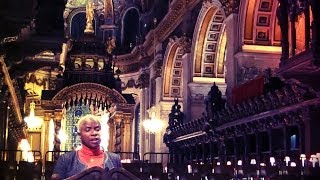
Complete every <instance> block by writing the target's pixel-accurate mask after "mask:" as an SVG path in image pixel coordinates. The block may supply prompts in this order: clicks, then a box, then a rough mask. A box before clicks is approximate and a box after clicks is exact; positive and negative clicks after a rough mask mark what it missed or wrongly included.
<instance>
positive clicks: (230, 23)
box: [225, 13, 239, 99]
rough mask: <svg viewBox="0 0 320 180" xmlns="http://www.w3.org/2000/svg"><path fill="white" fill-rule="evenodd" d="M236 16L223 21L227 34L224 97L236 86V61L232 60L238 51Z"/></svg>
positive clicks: (230, 16)
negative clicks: (225, 89) (225, 88)
mask: <svg viewBox="0 0 320 180" xmlns="http://www.w3.org/2000/svg"><path fill="white" fill-rule="evenodd" d="M238 17H239V16H238V14H235V13H233V14H230V15H229V16H228V17H227V18H226V19H225V24H226V34H227V39H228V42H227V45H226V46H227V47H226V48H227V49H228V51H226V62H225V67H226V72H228V73H226V75H225V79H226V82H227V87H228V89H227V91H226V96H231V90H232V88H233V87H234V86H235V85H236V84H237V79H236V77H237V61H236V60H235V58H234V55H235V53H236V52H237V49H238V46H239V44H238V37H239V34H238V32H237V27H238ZM227 99H231V98H227Z"/></svg>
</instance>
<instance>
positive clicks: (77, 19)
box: [70, 11, 96, 39]
mask: <svg viewBox="0 0 320 180" xmlns="http://www.w3.org/2000/svg"><path fill="white" fill-rule="evenodd" d="M70 16H71V18H70V35H71V38H73V39H78V38H79V37H81V36H82V35H83V34H84V29H85V28H86V14H85V12H83V11H80V12H78V13H76V14H74V15H73V14H72V13H71V14H70ZM95 25H96V22H95V20H94V21H93V23H92V26H93V28H94V29H95Z"/></svg>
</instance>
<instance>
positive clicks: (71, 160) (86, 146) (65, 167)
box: [52, 115, 121, 180]
mask: <svg viewBox="0 0 320 180" xmlns="http://www.w3.org/2000/svg"><path fill="white" fill-rule="evenodd" d="M78 130H79V132H78V134H79V135H80V140H81V144H82V147H81V149H80V150H77V151H71V152H68V153H66V154H63V155H61V156H60V157H59V159H58V161H57V164H56V166H55V168H54V170H53V175H52V179H53V180H58V179H65V178H68V177H70V176H73V175H75V174H78V173H80V172H82V171H84V170H86V169H88V168H91V167H94V166H99V167H101V168H105V169H112V168H116V167H121V162H120V157H119V155H117V154H114V153H110V152H105V151H103V149H102V148H101V147H100V142H101V139H100V130H101V124H100V121H99V119H98V117H97V116H93V115H86V116H84V117H82V118H80V120H79V121H78Z"/></svg>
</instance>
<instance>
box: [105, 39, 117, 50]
mask: <svg viewBox="0 0 320 180" xmlns="http://www.w3.org/2000/svg"><path fill="white" fill-rule="evenodd" d="M106 45H107V46H106V51H107V53H108V54H112V52H113V49H114V48H116V40H115V38H110V37H109V39H108V41H107V44H106Z"/></svg>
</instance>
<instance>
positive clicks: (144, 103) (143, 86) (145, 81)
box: [137, 70, 150, 157]
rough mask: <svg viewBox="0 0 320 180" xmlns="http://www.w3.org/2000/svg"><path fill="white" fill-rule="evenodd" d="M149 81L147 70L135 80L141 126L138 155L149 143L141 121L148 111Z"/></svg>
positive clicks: (141, 154) (143, 151)
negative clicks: (137, 88) (137, 89)
mask: <svg viewBox="0 0 320 180" xmlns="http://www.w3.org/2000/svg"><path fill="white" fill-rule="evenodd" d="M149 82H150V74H149V72H147V70H143V71H142V73H141V74H140V76H139V78H138V80H137V85H138V87H139V88H140V94H139V98H140V123H139V124H141V126H140V127H139V128H140V134H139V136H140V137H139V139H140V142H139V145H140V147H139V152H140V157H142V156H143V154H144V153H145V152H146V148H147V147H146V145H147V144H149V143H148V141H147V140H146V134H147V133H146V132H145V130H144V128H143V126H142V124H143V121H144V120H145V119H147V118H148V113H147V109H148V108H149V98H148V97H149V94H148V87H149Z"/></svg>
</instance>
